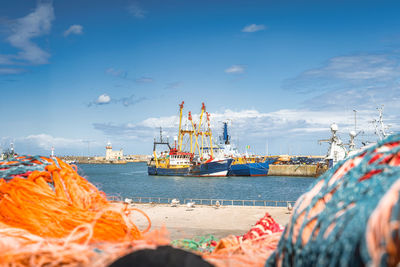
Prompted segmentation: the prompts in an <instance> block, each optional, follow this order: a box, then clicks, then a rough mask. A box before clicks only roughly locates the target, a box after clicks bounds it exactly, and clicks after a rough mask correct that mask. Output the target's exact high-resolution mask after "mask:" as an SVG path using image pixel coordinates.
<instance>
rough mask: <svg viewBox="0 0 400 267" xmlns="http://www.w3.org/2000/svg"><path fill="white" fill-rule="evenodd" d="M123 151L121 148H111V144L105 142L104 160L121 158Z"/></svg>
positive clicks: (122, 157)
mask: <svg viewBox="0 0 400 267" xmlns="http://www.w3.org/2000/svg"><path fill="white" fill-rule="evenodd" d="M123 159H124V152H123V150H122V149H120V150H115V151H113V150H112V145H111V143H110V142H108V143H107V146H106V160H123Z"/></svg>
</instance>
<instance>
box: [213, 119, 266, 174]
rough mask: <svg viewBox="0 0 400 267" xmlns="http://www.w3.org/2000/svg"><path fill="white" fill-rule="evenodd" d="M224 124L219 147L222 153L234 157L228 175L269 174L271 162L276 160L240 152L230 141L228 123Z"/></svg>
mask: <svg viewBox="0 0 400 267" xmlns="http://www.w3.org/2000/svg"><path fill="white" fill-rule="evenodd" d="M223 125H224V126H223V135H222V136H221V137H220V142H219V144H218V147H219V153H220V154H223V155H224V156H228V157H230V158H232V159H233V162H232V164H231V166H230V167H229V170H228V176H266V175H267V174H268V170H269V164H270V163H273V162H274V160H273V159H268V158H263V157H259V156H251V155H250V156H249V155H247V154H240V153H239V152H238V150H237V148H236V147H235V146H234V145H233V144H231V142H230V135H229V134H228V123H227V122H224V123H223Z"/></svg>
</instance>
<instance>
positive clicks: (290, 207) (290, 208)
mask: <svg viewBox="0 0 400 267" xmlns="http://www.w3.org/2000/svg"><path fill="white" fill-rule="evenodd" d="M287 209H288V211H289V213H292V210H293V207H292V203H288V206H287Z"/></svg>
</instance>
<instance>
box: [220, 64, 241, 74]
mask: <svg viewBox="0 0 400 267" xmlns="http://www.w3.org/2000/svg"><path fill="white" fill-rule="evenodd" d="M244 70H245V67H244V66H243V65H232V66H230V67H229V68H227V69H226V70H225V72H226V73H236V74H239V73H243V72H244Z"/></svg>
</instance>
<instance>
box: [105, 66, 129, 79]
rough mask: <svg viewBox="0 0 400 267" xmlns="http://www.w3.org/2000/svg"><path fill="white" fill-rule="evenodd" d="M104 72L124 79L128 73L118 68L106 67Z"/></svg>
mask: <svg viewBox="0 0 400 267" xmlns="http://www.w3.org/2000/svg"><path fill="white" fill-rule="evenodd" d="M106 74H109V75H111V76H115V77H119V78H123V79H125V78H126V77H127V76H128V73H127V72H126V71H124V70H118V69H114V68H108V69H106Z"/></svg>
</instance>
